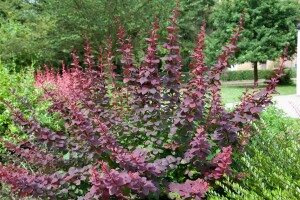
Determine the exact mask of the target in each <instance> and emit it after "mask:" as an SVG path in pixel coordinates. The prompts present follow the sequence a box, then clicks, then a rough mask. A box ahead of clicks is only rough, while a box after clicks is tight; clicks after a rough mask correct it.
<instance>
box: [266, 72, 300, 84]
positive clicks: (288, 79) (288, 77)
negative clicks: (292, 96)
mask: <svg viewBox="0 0 300 200" xmlns="http://www.w3.org/2000/svg"><path fill="white" fill-rule="evenodd" d="M274 76H275V73H274V72H271V73H270V74H267V75H266V76H265V79H267V80H269V79H270V78H271V77H274ZM295 76H296V71H295V70H291V69H287V70H285V76H283V77H281V78H280V79H279V82H278V84H279V85H290V84H292V83H293V81H292V79H291V78H295Z"/></svg>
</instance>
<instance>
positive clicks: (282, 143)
mask: <svg viewBox="0 0 300 200" xmlns="http://www.w3.org/2000/svg"><path fill="white" fill-rule="evenodd" d="M261 122H262V123H261V124H257V126H255V127H256V128H257V132H259V134H258V135H256V136H255V137H253V138H252V140H251V143H250V144H249V145H248V146H247V148H246V150H245V154H244V157H243V158H242V159H236V160H235V166H234V168H235V170H236V171H238V172H241V171H243V172H245V174H246V178H245V179H243V180H241V181H237V180H234V179H229V178H227V180H224V181H223V182H217V185H219V186H220V188H219V189H220V190H219V191H217V190H215V191H211V194H210V198H208V199H270V200H271V199H291V200H293V199H295V200H296V199H299V197H300V172H299V166H300V156H299V151H300V143H299V137H300V132H299V125H300V121H299V120H298V121H297V120H295V119H291V118H288V117H287V116H286V115H285V114H284V113H283V112H282V111H280V110H278V109H276V108H275V107H270V108H268V109H267V112H264V113H263V114H262V120H261ZM220 191H221V192H220Z"/></svg>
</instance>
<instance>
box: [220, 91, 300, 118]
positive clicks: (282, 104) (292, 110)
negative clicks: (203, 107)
mask: <svg viewBox="0 0 300 200" xmlns="http://www.w3.org/2000/svg"><path fill="white" fill-rule="evenodd" d="M273 102H274V103H275V106H276V107H277V108H280V109H282V110H283V111H284V112H285V113H286V114H287V115H288V116H290V117H292V118H300V96H297V95H296V94H293V95H282V96H275V97H273ZM237 104H238V103H227V104H226V105H225V106H226V107H228V108H232V107H235V106H236V105H237Z"/></svg>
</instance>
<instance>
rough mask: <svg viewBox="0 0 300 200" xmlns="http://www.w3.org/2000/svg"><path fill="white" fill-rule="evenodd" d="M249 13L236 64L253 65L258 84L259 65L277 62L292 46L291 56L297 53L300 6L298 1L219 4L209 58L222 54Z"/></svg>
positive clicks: (213, 17)
mask: <svg viewBox="0 0 300 200" xmlns="http://www.w3.org/2000/svg"><path fill="white" fill-rule="evenodd" d="M243 11H245V25H244V28H245V30H244V31H243V33H242V36H241V41H240V42H239V45H238V46H239V49H240V51H239V52H241V53H237V54H236V57H237V59H236V60H235V62H237V63H243V62H252V63H253V66H254V81H257V80H258V71H257V63H258V62H260V63H264V62H266V61H267V60H274V59H276V58H278V57H279V55H280V54H281V53H282V51H283V49H284V47H285V46H286V45H289V52H288V55H289V56H291V55H293V54H294V53H295V51H296V31H297V30H296V24H297V23H298V22H299V21H298V20H299V17H300V12H299V11H300V5H299V3H298V2H297V1H295V0H238V1H237V0H223V1H221V2H219V3H217V4H216V6H215V7H214V11H213V14H212V15H211V16H210V21H211V22H212V24H213V27H214V32H213V33H212V34H211V35H210V38H209V40H208V42H207V46H208V50H207V54H209V57H211V56H213V55H216V54H218V53H219V52H218V51H215V49H218V47H219V46H222V44H224V43H225V41H227V40H228V38H229V36H230V34H232V33H231V30H232V26H235V24H236V23H237V21H238V19H239V17H240V15H241V13H242V12H243Z"/></svg>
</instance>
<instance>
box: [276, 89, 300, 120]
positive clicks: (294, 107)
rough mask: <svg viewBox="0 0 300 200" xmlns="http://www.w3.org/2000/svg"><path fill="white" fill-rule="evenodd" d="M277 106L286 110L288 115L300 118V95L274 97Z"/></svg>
mask: <svg viewBox="0 0 300 200" xmlns="http://www.w3.org/2000/svg"><path fill="white" fill-rule="evenodd" d="M273 101H274V102H275V105H276V107H278V108H280V109H282V110H284V112H286V113H287V115H288V116H290V117H293V118H300V96H297V95H295V94H293V95H283V96H275V97H273Z"/></svg>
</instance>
